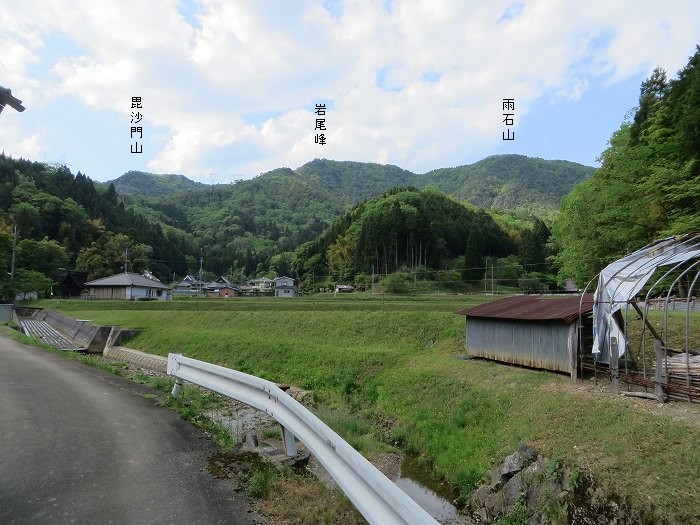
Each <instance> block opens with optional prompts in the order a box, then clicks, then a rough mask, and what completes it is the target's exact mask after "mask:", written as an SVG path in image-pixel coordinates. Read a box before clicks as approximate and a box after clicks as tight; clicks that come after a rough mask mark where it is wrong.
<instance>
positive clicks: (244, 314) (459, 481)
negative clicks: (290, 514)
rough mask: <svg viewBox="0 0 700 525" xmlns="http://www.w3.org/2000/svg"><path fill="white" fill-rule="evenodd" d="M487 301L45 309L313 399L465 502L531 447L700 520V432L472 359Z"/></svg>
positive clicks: (540, 375) (370, 449)
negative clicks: (480, 308)
mask: <svg viewBox="0 0 700 525" xmlns="http://www.w3.org/2000/svg"><path fill="white" fill-rule="evenodd" d="M485 299H486V298H484V297H482V296H460V297H455V296H442V297H433V298H427V297H422V298H415V299H400V298H391V299H389V298H384V299H382V298H377V297H375V298H370V297H368V296H364V297H363V296H360V295H352V296H342V297H341V296H338V297H337V298H333V297H332V296H327V297H314V298H299V299H294V300H284V299H236V300H228V301H227V300H194V299H187V300H178V301H175V302H172V303H160V302H135V303H133V302H81V301H43V302H41V303H40V304H39V305H40V306H43V307H47V308H52V309H56V310H60V311H63V312H65V313H67V314H68V315H71V316H74V317H77V318H82V319H91V320H92V321H94V322H96V323H100V324H109V325H121V326H126V327H130V328H143V329H144V331H143V333H142V334H141V335H139V336H138V337H136V338H135V339H133V340H131V341H129V346H130V347H132V348H137V349H140V350H143V351H146V352H151V353H155V354H159V355H167V354H168V353H169V352H179V353H182V354H184V355H186V356H189V357H193V358H197V359H202V360H205V361H209V362H213V363H217V364H221V365H224V366H227V367H231V368H235V369H238V370H242V371H244V372H248V373H252V374H255V375H258V376H261V377H264V378H266V379H269V380H272V381H276V382H284V383H292V384H295V385H297V386H300V387H302V388H306V389H309V390H311V391H312V396H313V400H314V401H315V402H316V403H317V404H318V406H319V415H320V417H322V418H323V419H325V420H326V421H327V422H328V423H329V424H330V425H331V426H332V427H333V428H335V429H336V430H337V431H338V432H339V433H340V434H341V435H343V436H344V437H345V438H346V439H347V440H348V441H349V442H350V443H351V444H352V445H353V446H355V447H356V448H358V449H359V450H361V451H362V452H363V453H365V454H366V455H369V456H371V455H372V454H373V453H375V452H377V451H379V450H384V449H386V448H387V447H391V446H398V447H400V448H402V449H403V450H406V451H409V452H413V453H416V454H418V455H420V457H421V458H422V461H423V462H424V464H425V465H426V467H428V468H430V469H432V471H433V473H434V475H435V476H436V477H438V478H445V479H447V480H449V481H450V482H451V483H453V484H454V485H455V486H457V487H458V488H459V489H460V491H461V492H462V494H463V495H464V496H465V497H466V496H467V495H468V494H469V493H470V491H471V490H472V489H473V488H474V487H475V486H476V485H477V484H478V483H479V482H480V481H481V480H482V478H483V476H484V475H485V474H486V473H487V472H488V470H489V469H491V468H493V467H494V466H496V465H497V464H498V463H499V461H501V460H502V458H503V457H504V456H505V455H507V454H510V453H511V452H512V451H513V450H514V449H515V448H516V447H517V445H518V443H520V442H521V441H527V442H530V443H533V444H534V445H535V446H537V447H539V448H540V450H541V451H542V452H543V453H544V454H545V455H547V456H549V457H551V458H557V459H560V460H563V461H565V462H568V463H570V464H577V465H580V466H581V467H583V468H585V469H586V470H589V471H590V472H592V473H593V474H594V475H595V476H596V477H597V478H598V479H599V480H601V482H603V483H605V484H608V485H609V486H611V487H615V488H616V490H617V491H618V492H619V493H621V494H622V495H625V496H627V497H629V498H630V499H631V501H633V502H635V503H637V504H639V505H653V506H655V507H656V508H657V509H658V510H659V511H660V512H661V513H662V514H665V515H668V516H670V517H672V518H675V519H677V520H679V521H680V520H686V521H688V520H690V522H698V521H699V520H700V509H699V508H698V506H697V505H696V502H697V501H698V499H700V486H699V485H698V473H699V472H700V447H698V438H700V430H699V429H698V427H697V426H694V425H688V424H686V423H683V422H679V421H676V420H673V419H670V418H668V417H663V416H657V415H654V414H653V413H652V412H650V411H649V410H644V409H642V408H639V407H637V405H639V404H642V403H646V401H639V400H635V401H633V400H629V399H608V398H605V397H602V396H591V395H588V394H587V393H586V392H584V391H582V389H573V388H570V387H569V386H568V382H569V379H568V377H566V376H563V375H558V374H552V373H547V372H541V371H534V370H527V369H522V368H514V367H509V366H505V365H500V364H496V363H493V362H487V361H480V360H468V361H465V360H460V359H456V356H459V355H462V354H464V352H465V351H464V325H465V321H464V317H463V316H459V315H455V314H454V312H455V311H456V310H458V309H460V308H464V307H466V306H470V305H473V304H476V303H477V302H481V301H483V300H485Z"/></svg>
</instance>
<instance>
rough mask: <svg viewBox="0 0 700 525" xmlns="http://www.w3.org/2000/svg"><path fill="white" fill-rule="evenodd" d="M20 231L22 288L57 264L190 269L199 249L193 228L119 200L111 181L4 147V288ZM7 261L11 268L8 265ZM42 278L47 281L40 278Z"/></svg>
mask: <svg viewBox="0 0 700 525" xmlns="http://www.w3.org/2000/svg"><path fill="white" fill-rule="evenodd" d="M15 228H16V232H17V253H16V263H17V264H16V267H17V269H18V270H17V272H16V274H15V276H14V283H13V284H14V288H15V290H17V291H25V290H22V288H26V289H27V290H26V291H29V290H37V289H43V288H44V285H45V284H47V283H50V281H51V279H54V278H55V275H56V271H57V270H58V268H59V267H74V266H76V265H77V266H78V267H79V268H80V269H83V270H85V271H88V272H89V273H90V278H96V277H102V276H104V275H109V274H111V273H114V272H117V271H120V270H121V269H123V265H124V261H125V253H126V250H127V249H128V250H129V252H130V253H131V255H130V264H129V269H130V270H135V271H140V270H142V269H144V268H145V267H146V265H147V266H148V267H149V268H150V269H151V270H153V271H155V272H157V273H158V274H159V275H161V276H168V275H171V272H176V273H181V272H185V271H186V269H187V259H186V256H187V254H188V253H189V254H191V253H192V252H196V249H195V246H196V244H195V242H194V240H193V238H192V236H191V235H188V234H185V233H184V232H176V231H174V230H173V229H172V228H167V227H162V226H161V225H160V224H158V223H153V222H151V221H148V220H146V219H145V218H143V217H142V216H140V215H139V214H136V213H134V212H133V211H132V210H126V209H125V208H124V205H123V203H122V202H120V201H119V199H118V197H117V194H116V191H115V189H114V186H108V187H107V188H106V189H105V190H104V191H98V190H97V189H96V187H95V185H94V184H93V182H92V181H91V180H90V179H89V178H88V177H86V176H85V175H83V174H82V173H80V172H78V174H77V175H73V174H72V173H71V172H70V170H69V169H68V168H66V167H65V166H63V167H53V166H48V165H46V164H42V163H38V162H30V161H27V160H22V159H19V160H16V159H10V158H7V157H5V155H0V265H2V267H3V271H2V273H1V274H0V287H3V295H7V286H8V285H9V277H8V272H9V271H10V269H11V268H10V266H11V261H10V259H11V256H10V254H11V252H12V249H11V246H12V241H13V239H12V237H13V236H14V231H15ZM5 269H6V270H5ZM42 283H43V284H42Z"/></svg>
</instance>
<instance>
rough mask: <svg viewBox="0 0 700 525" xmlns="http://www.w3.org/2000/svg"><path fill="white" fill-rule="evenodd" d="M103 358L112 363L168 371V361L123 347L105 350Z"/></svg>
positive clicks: (112, 347)
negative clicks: (119, 362)
mask: <svg viewBox="0 0 700 525" xmlns="http://www.w3.org/2000/svg"><path fill="white" fill-rule="evenodd" d="M104 356H105V357H106V358H107V359H112V360H114V361H125V362H127V363H130V364H132V365H136V366H140V367H142V368H148V369H149V370H155V371H156V372H162V373H166V372H167V369H168V359H167V358H166V357H163V356H159V355H152V354H146V353H144V352H139V351H138V350H132V349H131V348H126V347H123V346H111V347H107V348H105V351H104Z"/></svg>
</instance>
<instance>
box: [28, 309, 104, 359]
mask: <svg viewBox="0 0 700 525" xmlns="http://www.w3.org/2000/svg"><path fill="white" fill-rule="evenodd" d="M32 318H33V319H36V320H38V321H46V322H47V323H49V324H50V325H51V326H52V327H53V328H55V329H56V330H58V331H59V332H61V333H62V334H64V335H65V336H66V337H68V338H69V339H73V340H74V341H77V342H79V343H81V344H82V345H83V346H84V347H85V348H86V349H87V352H88V353H95V354H101V353H102V352H103V351H104V349H105V345H106V344H107V339H108V338H109V333H110V331H111V330H112V327H111V326H98V325H96V324H94V323H92V322H90V321H88V320H85V319H73V318H72V317H68V316H66V315H63V314H59V313H58V312H53V311H51V310H39V311H38V312H36V313H35V314H34V315H32Z"/></svg>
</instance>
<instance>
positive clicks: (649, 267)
mask: <svg viewBox="0 0 700 525" xmlns="http://www.w3.org/2000/svg"><path fill="white" fill-rule="evenodd" d="M698 257H700V234H698V233H692V234H685V235H677V236H675V237H668V238H666V239H661V240H658V241H655V242H653V243H651V244H649V245H647V246H645V247H644V248H642V249H641V250H638V251H636V252H634V253H632V254H630V255H628V256H626V257H623V258H622V259H620V260H618V261H615V262H614V263H611V264H609V265H608V266H606V267H605V268H604V269H603V271H601V272H600V275H599V276H598V287H597V288H596V291H595V294H594V305H593V354H594V356H595V359H596V361H597V362H600V363H606V364H609V363H610V345H611V343H612V342H614V341H617V345H618V356H622V355H624V353H625V351H626V350H627V338H626V337H625V335H624V332H623V331H622V329H621V328H620V326H619V325H618V323H617V321H616V320H615V318H614V314H615V312H617V311H618V310H620V309H621V308H622V307H623V306H625V305H626V304H628V303H629V302H630V301H631V300H632V299H633V298H634V297H635V296H636V295H637V294H638V293H639V291H640V290H641V289H642V288H643V287H644V285H645V284H646V283H647V281H648V280H649V279H650V278H651V276H652V275H653V274H654V272H655V271H656V269H657V268H659V267H661V266H670V265H677V264H680V263H683V262H685V261H689V260H691V259H694V258H698Z"/></svg>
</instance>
